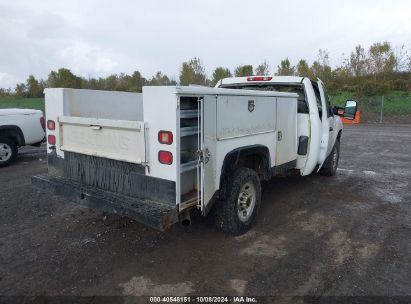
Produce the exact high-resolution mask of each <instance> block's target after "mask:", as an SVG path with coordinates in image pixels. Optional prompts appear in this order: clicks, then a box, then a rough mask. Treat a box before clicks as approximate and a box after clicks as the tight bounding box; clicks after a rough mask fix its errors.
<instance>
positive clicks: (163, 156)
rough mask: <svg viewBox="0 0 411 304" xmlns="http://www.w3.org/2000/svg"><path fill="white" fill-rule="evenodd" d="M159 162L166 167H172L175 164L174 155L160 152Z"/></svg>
mask: <svg viewBox="0 0 411 304" xmlns="http://www.w3.org/2000/svg"><path fill="white" fill-rule="evenodd" d="M158 161H159V162H160V163H162V164H165V165H171V164H172V163H173V154H171V152H169V151H159V152H158Z"/></svg>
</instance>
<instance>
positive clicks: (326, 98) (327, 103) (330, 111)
mask: <svg viewBox="0 0 411 304" xmlns="http://www.w3.org/2000/svg"><path fill="white" fill-rule="evenodd" d="M323 90H324V95H325V106H326V107H327V116H328V117H331V116H333V112H332V110H331V103H330V97H329V96H328V93H327V89H326V88H325V86H323Z"/></svg>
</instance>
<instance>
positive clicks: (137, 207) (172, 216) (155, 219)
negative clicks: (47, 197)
mask: <svg viewBox="0 0 411 304" xmlns="http://www.w3.org/2000/svg"><path fill="white" fill-rule="evenodd" d="M32 184H33V185H34V186H36V187H37V188H39V189H41V190H43V191H47V192H51V193H53V194H56V195H58V196H61V197H64V198H67V199H68V200H70V201H73V202H75V203H78V204H80V205H82V206H86V207H89V208H92V209H99V210H102V211H106V212H109V213H114V214H119V215H124V216H127V217H130V218H132V219H134V220H136V221H138V222H140V223H142V224H145V225H147V226H149V227H152V228H154V229H157V230H160V231H164V230H165V229H167V228H169V227H170V226H171V225H173V224H175V223H177V222H178V211H177V207H176V206H171V205H168V204H164V203H159V202H154V201H150V200H146V199H139V198H135V197H130V196H126V195H122V194H117V193H114V192H111V191H106V190H101V189H98V188H95V187H90V186H86V185H84V184H80V183H77V182H74V181H72V180H69V179H62V178H55V177H53V178H50V177H49V176H47V175H37V176H33V177H32Z"/></svg>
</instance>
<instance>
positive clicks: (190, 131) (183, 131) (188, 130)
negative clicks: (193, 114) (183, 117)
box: [180, 126, 198, 136]
mask: <svg viewBox="0 0 411 304" xmlns="http://www.w3.org/2000/svg"><path fill="white" fill-rule="evenodd" d="M195 134H198V126H190V127H182V128H180V136H190V135H195Z"/></svg>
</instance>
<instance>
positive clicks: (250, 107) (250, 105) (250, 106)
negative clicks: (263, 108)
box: [248, 100, 255, 112]
mask: <svg viewBox="0 0 411 304" xmlns="http://www.w3.org/2000/svg"><path fill="white" fill-rule="evenodd" d="M254 108H255V105H254V100H249V101H248V111H250V112H252V111H254Z"/></svg>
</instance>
